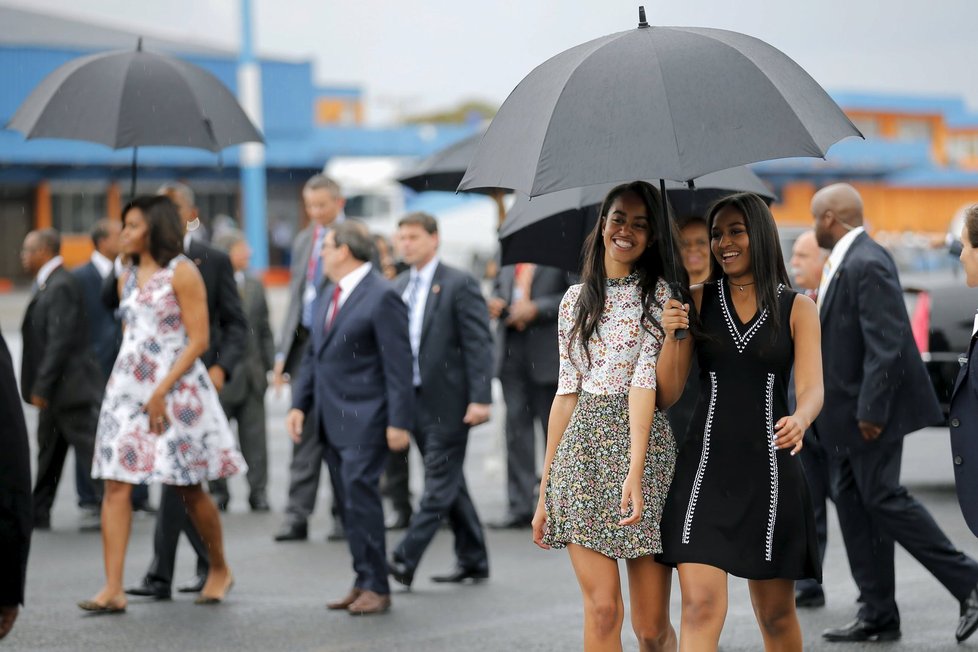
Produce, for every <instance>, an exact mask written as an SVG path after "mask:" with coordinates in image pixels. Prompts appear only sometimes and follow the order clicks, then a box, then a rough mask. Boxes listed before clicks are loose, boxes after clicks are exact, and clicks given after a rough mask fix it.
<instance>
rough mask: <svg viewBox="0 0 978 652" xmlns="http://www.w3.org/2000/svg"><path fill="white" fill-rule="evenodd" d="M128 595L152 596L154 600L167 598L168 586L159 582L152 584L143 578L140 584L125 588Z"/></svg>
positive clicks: (168, 593) (168, 597) (168, 596)
mask: <svg viewBox="0 0 978 652" xmlns="http://www.w3.org/2000/svg"><path fill="white" fill-rule="evenodd" d="M126 593H128V594H129V595H138V596H139V597H142V598H153V599H154V600H169V599H170V587H168V586H163V585H161V584H152V583H150V582H147V581H146V580H145V579H144V580H143V581H142V583H141V584H137V585H136V586H130V587H128V588H126Z"/></svg>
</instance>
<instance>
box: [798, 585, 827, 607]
mask: <svg viewBox="0 0 978 652" xmlns="http://www.w3.org/2000/svg"><path fill="white" fill-rule="evenodd" d="M795 606H796V607H799V608H805V607H824V606H825V591H823V590H822V587H821V586H819V587H818V588H810V589H800V590H798V591H795Z"/></svg>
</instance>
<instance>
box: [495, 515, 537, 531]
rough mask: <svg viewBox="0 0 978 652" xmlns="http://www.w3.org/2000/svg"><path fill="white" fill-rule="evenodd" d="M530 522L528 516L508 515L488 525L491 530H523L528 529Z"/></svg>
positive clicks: (530, 518)
mask: <svg viewBox="0 0 978 652" xmlns="http://www.w3.org/2000/svg"><path fill="white" fill-rule="evenodd" d="M532 520H533V519H532V517H530V516H515V515H512V514H510V515H509V516H507V517H506V518H504V519H503V520H501V521H494V522H492V523H489V524H488V525H489V527H490V528H491V529H493V530H523V529H526V528H528V527H530V522H531V521H532Z"/></svg>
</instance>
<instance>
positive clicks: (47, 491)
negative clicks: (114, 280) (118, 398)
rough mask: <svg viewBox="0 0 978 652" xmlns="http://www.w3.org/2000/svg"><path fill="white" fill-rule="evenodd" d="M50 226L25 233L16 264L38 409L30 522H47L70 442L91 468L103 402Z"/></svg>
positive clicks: (25, 372) (76, 293)
mask: <svg viewBox="0 0 978 652" xmlns="http://www.w3.org/2000/svg"><path fill="white" fill-rule="evenodd" d="M60 252H61V237H60V236H59V235H58V232H57V231H55V230H54V229H43V230H40V231H31V232H30V233H28V234H27V237H26V238H24V246H23V249H22V250H21V254H20V256H21V262H22V263H23V266H24V269H25V270H26V271H27V272H29V273H30V274H32V275H33V276H34V287H33V294H32V296H31V301H30V303H29V304H28V306H27V312H26V313H25V315H24V324H23V328H22V333H23V338H24V354H23V359H22V361H21V375H20V383H21V395H22V396H23V398H24V400H25V401H27V402H28V403H30V404H31V405H33V406H35V407H36V408H38V409H39V410H40V413H39V415H38V423H37V444H38V453H37V481H36V483H35V485H34V527H35V528H36V529H49V528H50V527H51V506H52V505H53V504H54V496H55V492H56V491H57V489H58V481H59V480H60V479H61V471H62V469H63V467H64V462H65V456H66V455H67V454H68V446H72V447H73V448H74V449H75V456H76V457H77V458H78V459H80V460H81V463H82V470H83V472H84V474H85V475H86V476H91V473H92V457H93V455H94V450H95V427H96V425H97V423H98V410H99V403H100V402H101V400H102V392H101V388H102V386H103V383H102V381H101V375H102V374H101V372H100V371H99V368H98V364H97V363H96V362H95V356H94V355H92V347H91V346H90V344H89V341H88V320H87V317H86V315H85V303H84V301H83V299H82V295H81V290H80V289H79V287H78V282H77V281H76V280H75V277H74V276H72V275H71V272H69V271H68V270H66V269H65V268H64V260H63V259H62V258H61V255H60Z"/></svg>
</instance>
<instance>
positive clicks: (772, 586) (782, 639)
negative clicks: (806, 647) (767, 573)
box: [748, 580, 801, 652]
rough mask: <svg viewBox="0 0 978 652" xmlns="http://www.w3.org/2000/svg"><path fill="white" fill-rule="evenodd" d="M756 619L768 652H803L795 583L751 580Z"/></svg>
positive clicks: (752, 602) (751, 595) (751, 594)
mask: <svg viewBox="0 0 978 652" xmlns="http://www.w3.org/2000/svg"><path fill="white" fill-rule="evenodd" d="M748 586H750V600H751V604H752V605H754V616H755V617H756V618H757V624H758V625H759V626H760V628H761V636H763V637H764V649H765V650H768V652H774V651H778V652H781V651H792V652H795V651H797V652H801V626H800V625H799V624H798V614H797V613H796V612H795V583H794V582H793V581H792V580H750V581H749V582H748Z"/></svg>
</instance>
